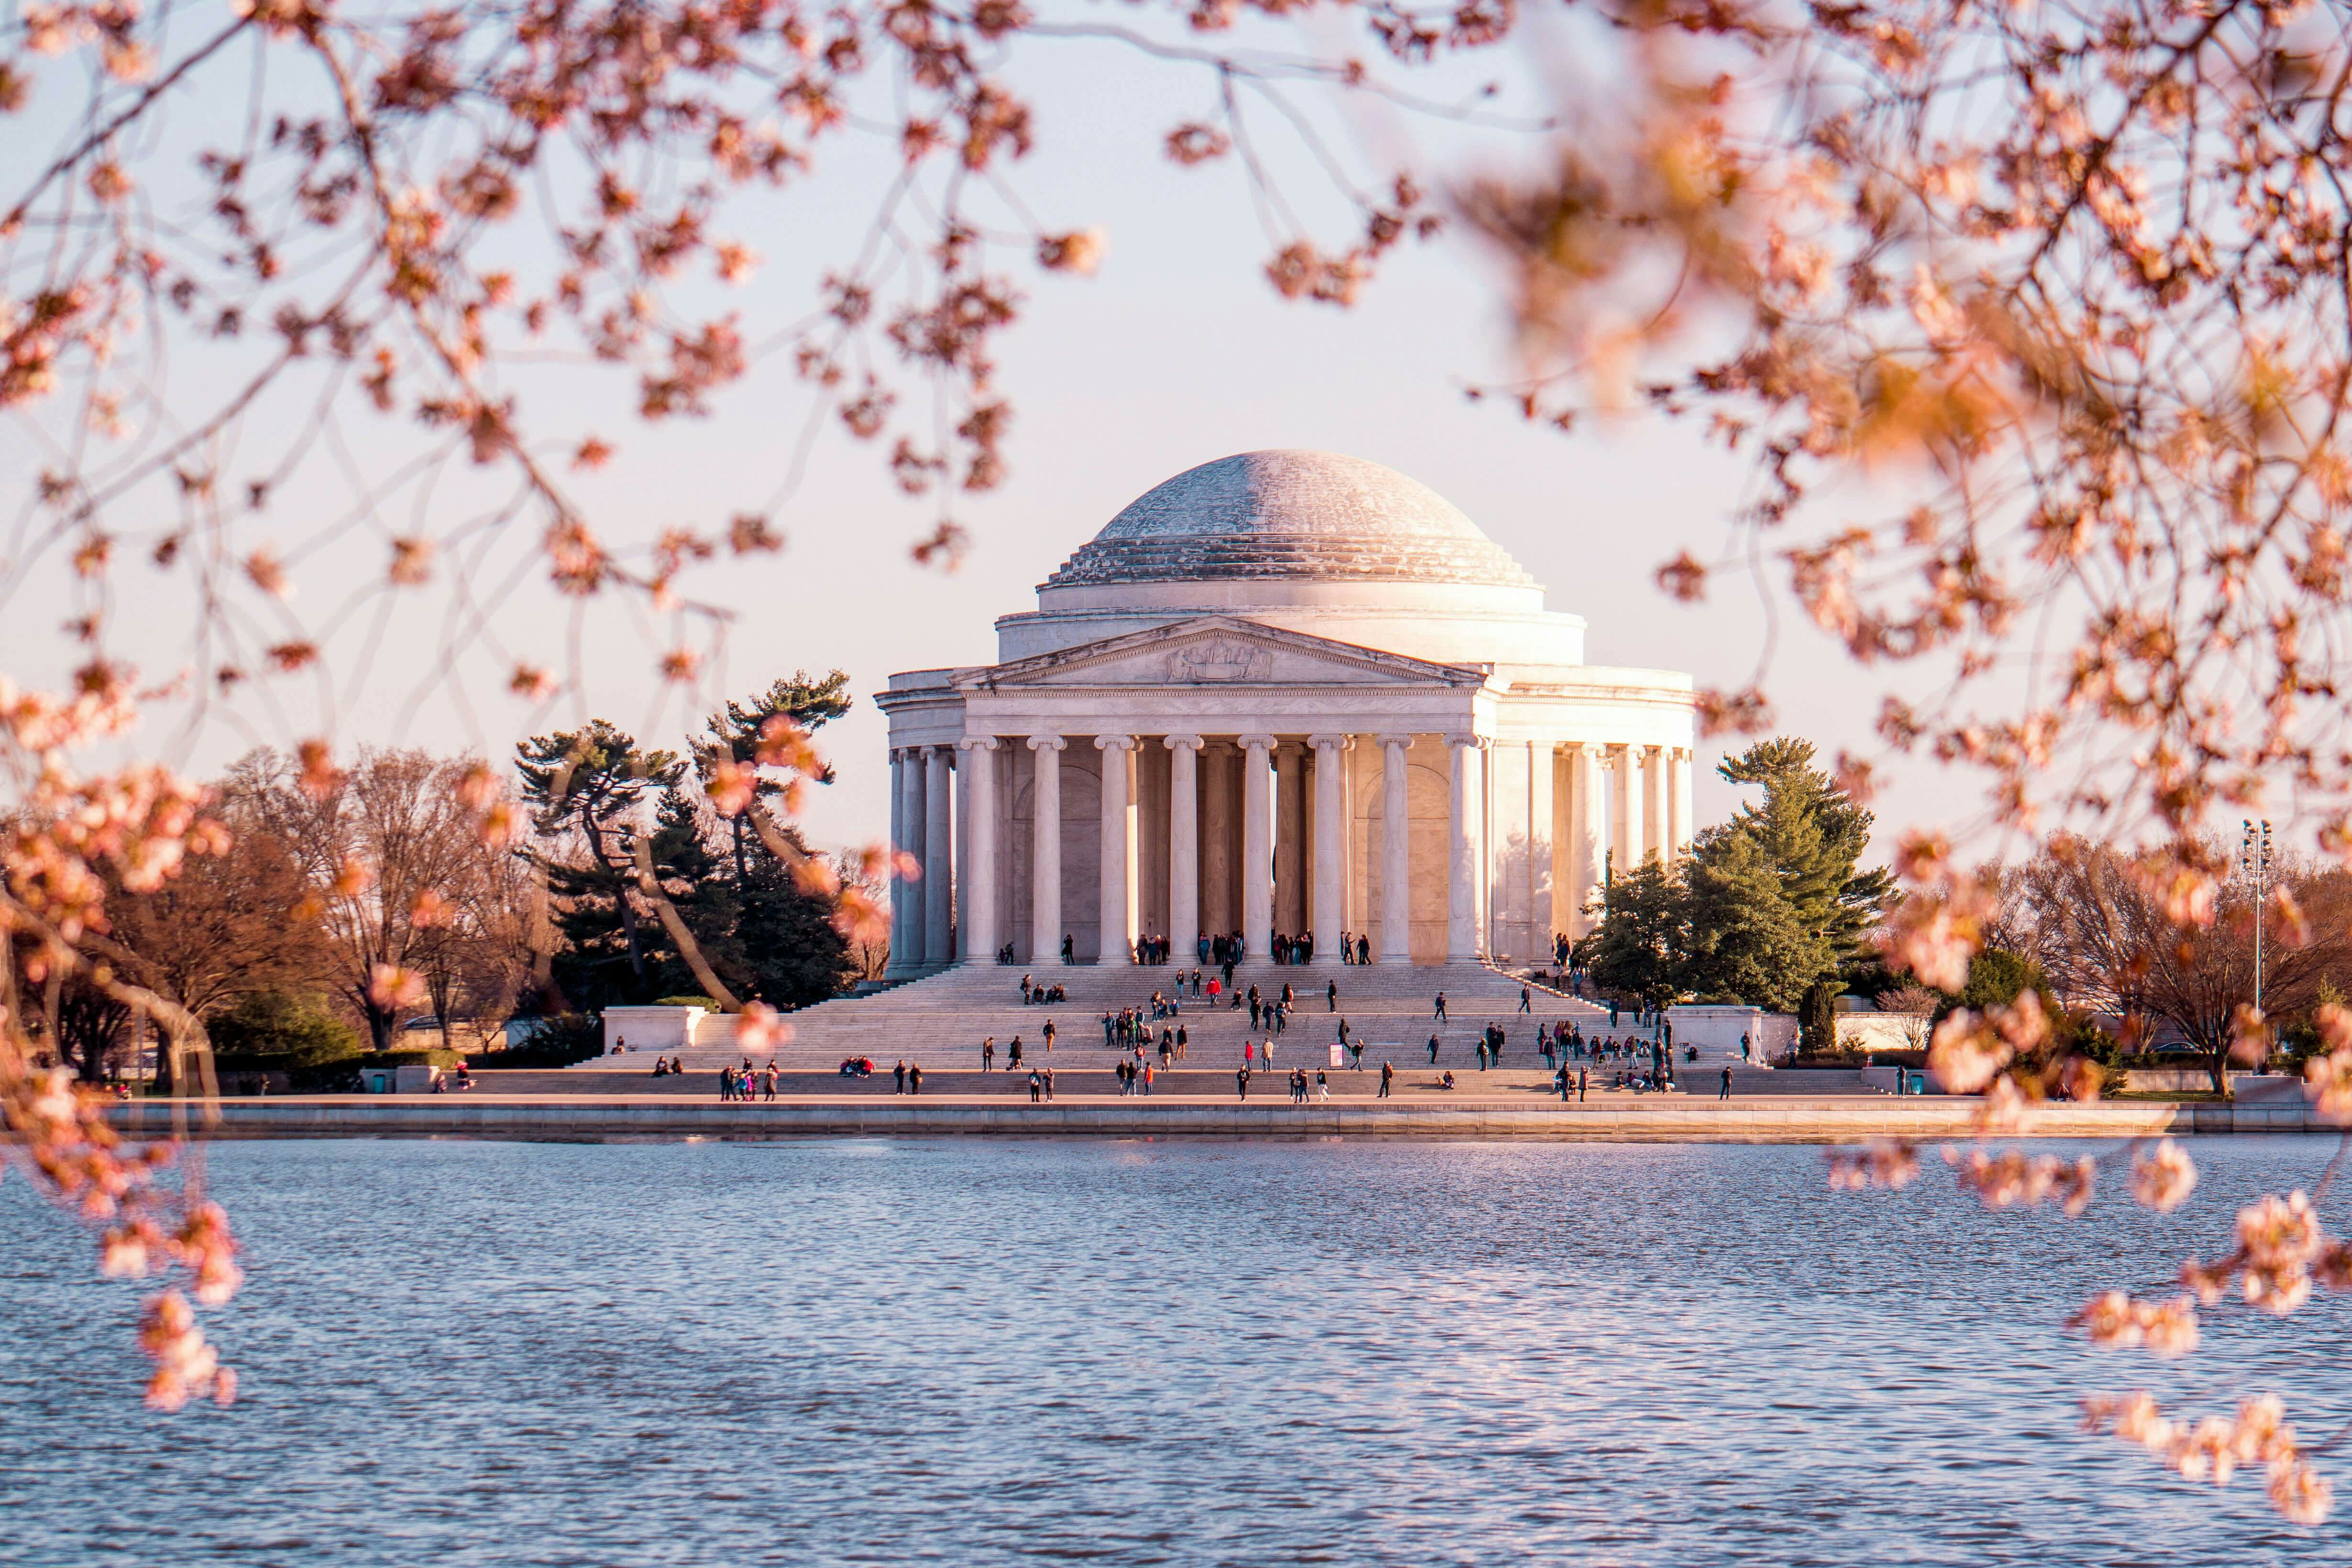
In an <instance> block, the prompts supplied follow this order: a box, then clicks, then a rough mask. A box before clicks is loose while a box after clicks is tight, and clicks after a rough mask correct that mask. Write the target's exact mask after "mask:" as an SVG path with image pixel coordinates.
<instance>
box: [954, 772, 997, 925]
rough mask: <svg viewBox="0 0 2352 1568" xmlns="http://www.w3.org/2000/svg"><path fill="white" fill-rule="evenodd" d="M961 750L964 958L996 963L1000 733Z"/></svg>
mask: <svg viewBox="0 0 2352 1568" xmlns="http://www.w3.org/2000/svg"><path fill="white" fill-rule="evenodd" d="M958 745H959V746H960V747H961V750H962V752H963V762H962V765H961V767H960V768H958V769H957V771H958V772H960V773H961V774H962V775H963V790H962V797H963V800H964V803H965V808H966V809H965V813H964V834H963V887H962V889H961V891H962V894H963V942H962V947H963V961H964V962H965V963H967V964H993V963H994V962H996V950H997V949H998V948H999V947H1001V946H1003V945H1004V938H1003V936H1001V935H999V932H1000V930H1001V925H1000V923H999V922H998V920H997V916H996V899H997V885H996V884H997V870H996V738H995V737H993V736H989V737H982V738H979V739H973V740H966V741H961V742H959V743H958Z"/></svg>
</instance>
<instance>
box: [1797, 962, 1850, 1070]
mask: <svg viewBox="0 0 2352 1568" xmlns="http://www.w3.org/2000/svg"><path fill="white" fill-rule="evenodd" d="M1844 988H1845V987H1844V986H1843V984H1842V983H1841V982H1839V981H1836V980H1815V981H1814V982H1813V983H1812V984H1811V986H1809V987H1807V988H1805V996H1804V999H1803V1000H1802V1001H1801V1002H1799V1003H1798V1004H1797V1038H1798V1046H1799V1049H1800V1051H1801V1053H1802V1054H1804V1055H1806V1056H1835V1055H1836V1054H1837V1049H1838V1044H1837V998H1838V993H1839V992H1840V991H1842V990H1843V989H1844Z"/></svg>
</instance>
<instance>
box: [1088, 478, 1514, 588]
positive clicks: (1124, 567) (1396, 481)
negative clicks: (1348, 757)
mask: <svg viewBox="0 0 2352 1568" xmlns="http://www.w3.org/2000/svg"><path fill="white" fill-rule="evenodd" d="M1280 578H1291V579H1304V580H1309V581H1317V582H1329V581H1352V582H1368V581H1390V582H1434V583H1466V584H1480V585H1486V586H1492V587H1497V588H1514V589H1528V588H1534V587H1536V586H1537V585H1536V581H1535V580H1534V579H1533V578H1531V577H1529V576H1528V574H1527V572H1525V571H1524V570H1521V569H1520V567H1519V564H1518V563H1517V561H1515V560H1513V559H1511V558H1510V555H1509V554H1508V552H1507V551H1506V550H1504V549H1503V548H1502V547H1501V546H1499V545H1497V544H1496V543H1495V542H1494V541H1493V540H1492V539H1490V538H1487V537H1486V535H1485V534H1483V533H1481V532H1479V531H1478V526H1477V525H1476V524H1475V523H1473V522H1472V521H1471V520H1470V519H1469V518H1468V517H1465V516H1463V514H1462V510H1461V508H1460V507H1456V506H1454V503H1453V502H1451V501H1448V500H1447V499H1446V498H1445V497H1443V496H1441V495H1439V494H1438V493H1437V492H1436V491H1434V490H1433V489H1431V488H1430V487H1429V486H1426V485H1423V483H1421V482H1420V481H1419V480H1417V479H1412V478H1408V477H1407V476H1404V475H1402V474H1400V473H1398V472H1397V471H1396V470H1395V469H1393V468H1388V467H1383V466H1382V465H1380V464H1378V463H1372V462H1368V461H1367V460H1365V459H1363V458H1361V457H1348V456H1343V455H1339V454H1337V453H1330V452H1300V451H1279V450H1277V451H1270V452H1244V453H1240V454H1238V455H1234V456H1232V457H1220V458H1218V459H1217V460H1216V461H1215V462H1213V463H1203V464H1202V465H1200V466H1199V467H1197V468H1188V469H1186V470H1185V471H1184V472H1183V473H1181V474H1179V475H1177V476H1175V477H1174V478H1172V479H1169V480H1166V481H1164V482H1162V483H1160V484H1159V485H1156V486H1152V488H1150V490H1147V491H1146V492H1144V494H1143V495H1142V496H1140V497H1138V498H1137V499H1135V500H1134V501H1132V502H1130V503H1129V505H1128V507H1127V508H1126V509H1125V510H1124V511H1122V512H1120V513H1119V514H1118V516H1117V517H1113V518H1112V519H1111V520H1110V524H1109V526H1108V527H1107V528H1104V529H1103V530H1102V532H1100V533H1098V534H1097V535H1096V536H1095V537H1094V538H1093V540H1092V541H1091V542H1089V543H1087V545H1085V546H1084V547H1082V548H1081V549H1079V550H1078V552H1077V553H1076V554H1075V555H1073V556H1072V557H1070V559H1068V560H1066V561H1065V562H1064V563H1063V564H1062V568H1061V570H1058V571H1056V572H1055V573H1054V575H1053V576H1052V577H1051V578H1049V579H1047V580H1046V581H1045V584H1044V587H1045V589H1048V590H1051V589H1060V588H1073V587H1078V586H1081V585H1094V584H1109V583H1122V584H1138V585H1139V584H1145V583H1167V582H1204V581H1217V580H1235V579H1259V580H1264V579H1280Z"/></svg>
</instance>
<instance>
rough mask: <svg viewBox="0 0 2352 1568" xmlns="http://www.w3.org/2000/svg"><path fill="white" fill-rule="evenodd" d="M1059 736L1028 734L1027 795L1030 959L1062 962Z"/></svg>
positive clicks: (1035, 963) (1045, 963)
mask: <svg viewBox="0 0 2352 1568" xmlns="http://www.w3.org/2000/svg"><path fill="white" fill-rule="evenodd" d="M1063 744H1064V742H1063V740H1062V737H1060V736H1058V735H1033V736H1031V737H1029V749H1030V750H1032V751H1034V752H1035V753H1036V754H1037V780H1036V783H1035V785H1034V787H1033V788H1032V789H1031V790H1030V794H1029V829H1030V831H1029V842H1030V856H1029V861H1030V866H1029V878H1030V886H1029V963H1030V967H1033V968H1044V967H1049V966H1058V965H1059V964H1060V963H1061V961H1062V747H1063Z"/></svg>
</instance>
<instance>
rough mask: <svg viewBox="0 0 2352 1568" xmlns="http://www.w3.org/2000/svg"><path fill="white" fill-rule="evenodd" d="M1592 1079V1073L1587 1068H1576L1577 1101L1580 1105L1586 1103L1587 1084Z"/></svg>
mask: <svg viewBox="0 0 2352 1568" xmlns="http://www.w3.org/2000/svg"><path fill="white" fill-rule="evenodd" d="M1589 1082H1591V1073H1590V1072H1589V1071H1587V1070H1586V1069H1584V1068H1581V1067H1580V1068H1578V1069H1577V1070H1576V1103H1578V1104H1580V1105H1581V1104H1583V1103H1584V1091H1585V1086H1586V1085H1587V1084H1588V1083H1589Z"/></svg>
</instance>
